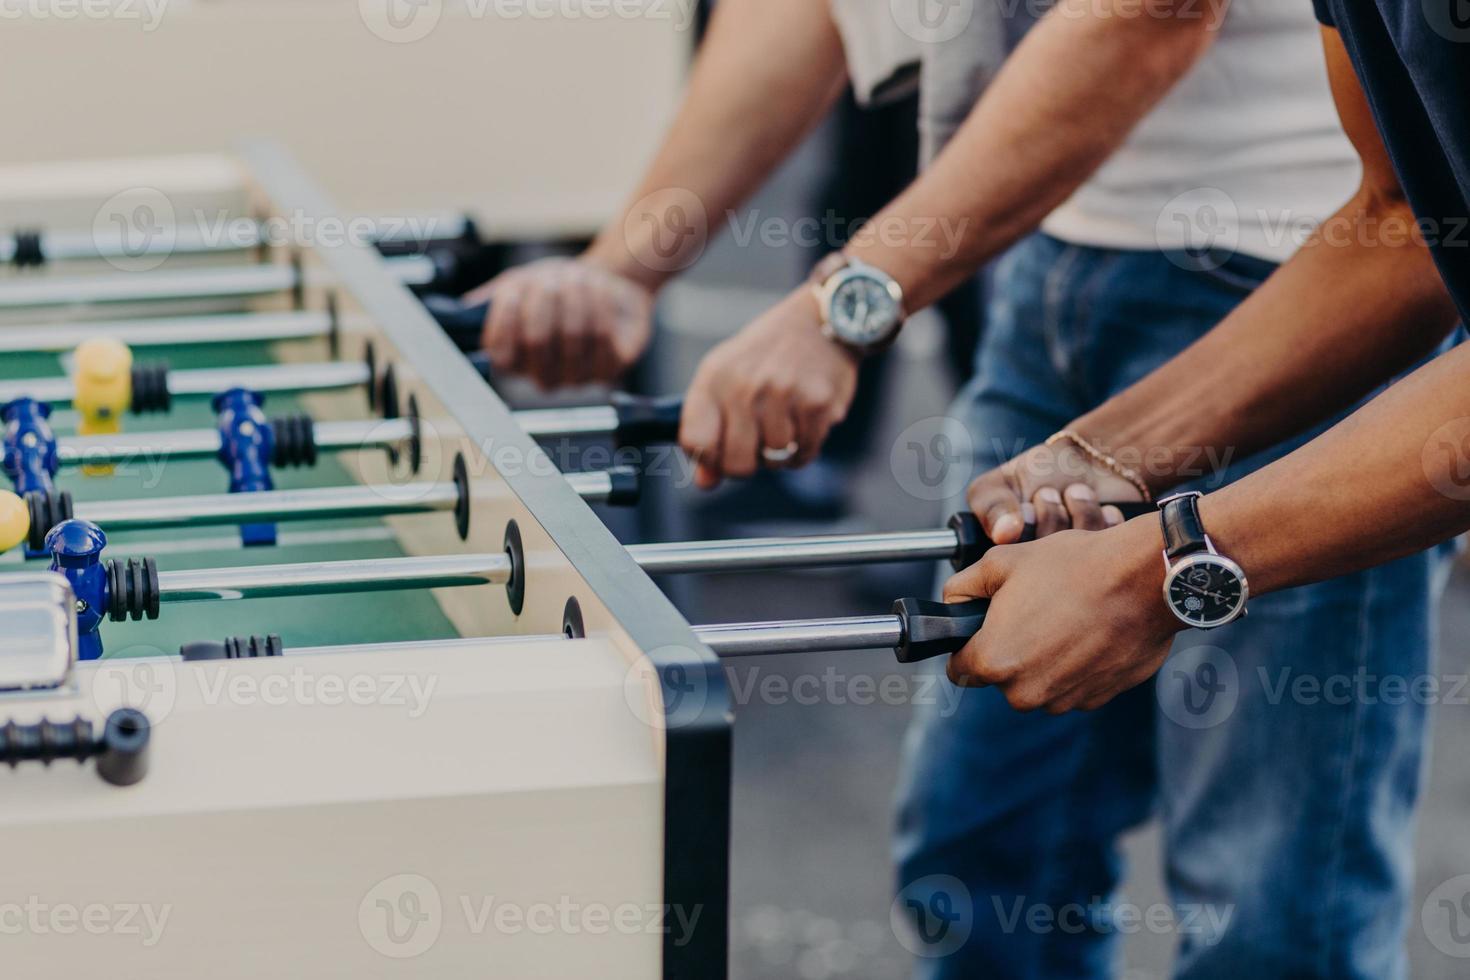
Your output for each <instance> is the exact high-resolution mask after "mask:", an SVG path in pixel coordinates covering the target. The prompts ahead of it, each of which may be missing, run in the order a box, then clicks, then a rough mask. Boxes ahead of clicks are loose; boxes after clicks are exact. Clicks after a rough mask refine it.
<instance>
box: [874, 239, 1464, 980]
mask: <svg viewBox="0 0 1470 980" xmlns="http://www.w3.org/2000/svg"><path fill="white" fill-rule="evenodd" d="M1187 264H1188V263H1187V262H1186V257H1185V256H1182V255H1173V256H1169V255H1164V254H1162V253H1153V252H1119V251H1109V250H1100V249H1091V248H1081V247H1076V246H1071V245H1067V244H1065V243H1063V242H1060V241H1057V240H1055V239H1051V238H1048V237H1046V236H1036V237H1033V238H1031V239H1029V240H1027V241H1026V242H1023V243H1022V244H1021V245H1019V246H1018V247H1017V248H1016V249H1015V250H1014V251H1012V252H1011V253H1010V254H1009V255H1008V256H1007V257H1006V258H1004V259H1003V260H1002V261H1001V262H1000V264H999V265H998V266H997V268H996V269H995V277H994V281H995V289H994V294H993V298H992V301H991V307H990V311H989V317H988V326H987V333H986V336H985V338H984V341H983V345H982V349H981V351H980V354H979V360H978V369H979V374H978V376H977V377H976V379H975V380H974V381H973V382H972V383H971V385H970V386H969V387H968V388H967V389H966V390H965V391H964V393H963V394H962V395H961V397H960V400H959V403H958V407H957V409H956V411H955V412H954V413H953V414H954V416H955V418H957V419H961V420H963V422H964V424H965V426H966V427H967V428H968V430H969V435H970V437H971V441H972V442H973V445H974V447H975V451H974V456H975V459H974V468H975V472H976V473H979V472H983V471H985V470H988V469H990V468H991V467H994V466H996V465H998V464H1000V463H1001V462H1003V461H1004V460H1005V459H1006V458H1008V457H1009V456H1011V455H1014V454H1015V453H1017V452H1019V451H1020V450H1021V449H1023V448H1025V447H1028V446H1031V445H1035V444H1036V443H1037V442H1039V441H1041V440H1043V439H1045V438H1046V436H1047V435H1049V434H1050V433H1052V432H1054V431H1056V430H1057V429H1059V428H1061V427H1063V426H1064V425H1065V424H1066V423H1068V422H1069V421H1070V420H1072V419H1073V418H1075V417H1076V416H1078V415H1080V414H1082V413H1083V412H1085V411H1087V410H1088V409H1091V408H1092V407H1094V406H1096V405H1097V404H1098V403H1100V402H1102V401H1104V400H1105V399H1107V398H1108V397H1110V396H1111V395H1113V394H1115V393H1117V392H1119V391H1121V390H1122V389H1124V388H1126V387H1128V386H1129V385H1131V384H1133V383H1134V382H1135V381H1137V380H1139V379H1140V378H1142V377H1143V376H1144V375H1146V374H1148V373H1149V372H1151V371H1153V370H1154V369H1155V368H1157V367H1159V366H1160V365H1161V364H1163V363H1164V362H1165V361H1167V360H1169V359H1170V358H1171V357H1173V356H1174V355H1175V354H1177V353H1178V352H1179V351H1181V350H1182V349H1183V348H1185V347H1186V346H1188V345H1189V344H1190V343H1192V342H1193V341H1194V340H1195V339H1196V338H1198V337H1199V336H1200V335H1201V334H1203V333H1205V332H1206V331H1207V330H1209V329H1210V328H1211V327H1213V326H1215V325H1216V324H1217V323H1218V322H1219V321H1220V320H1221V319H1222V318H1224V317H1225V315H1226V314H1228V313H1229V312H1230V311H1231V310H1232V309H1233V308H1234V307H1235V306H1236V305H1237V304H1238V303H1239V302H1240V301H1241V300H1243V299H1245V298H1246V297H1247V296H1248V295H1249V294H1250V292H1251V291H1252V290H1253V289H1254V288H1255V287H1256V286H1257V285H1259V284H1260V282H1261V281H1262V280H1264V278H1265V277H1266V276H1267V275H1269V274H1270V272H1271V271H1273V266H1272V265H1270V264H1269V263H1266V262H1263V261H1260V260H1256V259H1252V258H1249V257H1244V256H1237V257H1234V258H1231V259H1230V260H1228V261H1227V262H1226V263H1225V264H1224V265H1223V266H1221V267H1219V268H1216V269H1209V270H1206V269H1202V268H1198V267H1196V268H1192V269H1187V268H1182V267H1181V265H1187ZM1318 431H1320V430H1318ZM1315 434H1317V433H1316V432H1313V433H1308V434H1307V435H1304V436H1302V437H1301V438H1299V439H1295V440H1292V441H1291V442H1289V443H1287V444H1285V445H1283V446H1281V447H1278V448H1277V449H1274V450H1272V451H1270V452H1268V453H1263V454H1260V455H1258V456H1255V457H1253V458H1251V459H1248V460H1240V461H1229V465H1228V466H1226V467H1224V468H1223V471H1217V472H1215V473H1214V474H1212V475H1210V476H1208V477H1207V478H1205V479H1203V480H1202V481H1200V482H1199V483H1198V484H1197V485H1198V486H1201V487H1202V488H1204V489H1210V488H1212V487H1215V486H1218V485H1220V484H1221V483H1224V482H1229V481H1232V480H1235V479H1238V478H1240V477H1241V476H1243V475H1245V474H1246V473H1249V472H1250V471H1251V470H1253V469H1256V468H1258V467H1260V466H1262V465H1264V464H1265V463H1268V462H1270V461H1271V460H1272V459H1275V458H1277V457H1279V456H1281V455H1284V454H1286V453H1288V452H1290V451H1291V450H1293V449H1295V448H1296V447H1297V446H1299V445H1301V444H1302V443H1303V442H1305V441H1306V440H1307V439H1309V438H1311V437H1312V436H1313V435H1315ZM1203 468H1204V469H1208V468H1209V467H1208V465H1205V466H1204V467H1203ZM1443 554H1444V553H1443V552H1440V553H1426V554H1420V555H1416V556H1414V557H1411V558H1406V559H1403V560H1401V561H1398V562H1394V563H1393V564H1390V565H1385V566H1382V567H1379V568H1375V569H1372V570H1370V571H1366V572H1362V573H1359V574H1356V575H1350V576H1347V577H1344V578H1340V579H1335V580H1332V581H1329V582H1324V583H1321V584H1319V585H1313V586H1309V587H1305V588H1299V589H1294V590H1291V591H1287V592H1281V593H1277V594H1274V595H1270V596H1265V597H1262V598H1258V599H1253V600H1252V601H1251V603H1250V616H1249V617H1248V618H1246V619H1243V620H1240V621H1238V622H1236V623H1234V624H1231V625H1230V626H1228V627H1225V628H1223V629H1220V630H1216V631H1213V632H1210V633H1200V632H1193V631H1192V632H1189V633H1185V634H1183V635H1182V636H1181V637H1180V639H1179V641H1178V642H1177V643H1176V645H1175V649H1174V652H1173V653H1172V654H1171V657H1170V659H1169V660H1168V661H1167V662H1166V664H1165V665H1164V667H1163V669H1162V670H1161V671H1160V672H1159V674H1158V675H1157V677H1156V678H1155V679H1154V680H1153V681H1151V682H1150V683H1148V684H1145V685H1143V686H1142V687H1139V688H1136V689H1134V690H1132V691H1130V692H1128V693H1127V694H1125V695H1123V696H1121V697H1119V698H1118V699H1117V700H1115V701H1113V702H1112V703H1111V704H1109V705H1108V706H1107V707H1105V708H1104V709H1102V710H1100V711H1097V712H1094V713H1091V714H1086V713H1073V714H1070V715H1066V716H1063V717H1051V716H1049V715H1045V714H1035V715H1022V714H1019V713H1017V712H1015V711H1013V710H1011V708H1010V707H1009V706H1008V705H1007V704H1006V702H1005V700H1004V698H1003V697H1001V695H1000V694H999V693H998V692H997V691H995V690H993V689H981V690H968V691H964V692H962V693H960V694H959V695H958V699H957V700H956V699H953V698H936V699H933V701H934V702H936V703H933V704H930V705H927V706H921V707H918V708H917V709H916V711H917V714H916V716H915V718H914V721H913V724H912V727H911V730H910V731H909V734H908V738H907V740H906V746H905V772H904V777H903V779H902V782H901V786H900V790H899V797H900V800H899V811H900V812H899V827H898V836H897V841H896V851H897V858H898V864H899V871H900V886H901V887H902V888H903V889H904V891H903V892H901V898H902V899H903V900H904V902H905V904H907V906H908V907H910V908H912V909H914V910H924V911H927V912H929V913H932V914H929V915H927V916H923V915H920V919H922V920H924V921H921V922H920V923H919V924H918V927H919V931H920V932H921V933H922V934H924V937H925V941H927V942H929V943H931V944H934V945H931V946H927V947H924V948H923V953H927V954H932V955H930V956H927V957H926V956H923V955H921V957H920V958H918V959H917V960H916V964H917V965H916V975H917V976H919V977H923V978H945V980H948V978H961V977H963V978H967V980H968V978H987V980H988V978H1027V980H1058V978H1070V977H1107V976H1111V975H1114V974H1115V973H1116V971H1117V969H1118V954H1119V952H1120V939H1121V936H1122V935H1124V934H1126V933H1128V932H1130V931H1134V930H1140V929H1153V930H1159V931H1164V932H1168V933H1169V934H1171V935H1175V936H1177V937H1178V940H1179V944H1180V946H1179V958H1178V961H1177V969H1176V975H1177V976H1179V977H1186V978H1199V980H1203V978H1217V977H1218V978H1224V980H1241V978H1249V980H1255V978H1260V980H1266V978H1279V977H1292V978H1302V977H1320V978H1324V980H1326V978H1331V980H1349V978H1362V980H1394V978H1400V977H1404V976H1406V975H1407V963H1406V959H1405V956H1404V951H1403V941H1402V940H1403V933H1404V929H1405V925H1406V923H1407V921H1408V914H1409V899H1410V895H1411V894H1412V892H1411V887H1412V864H1411V847H1412V838H1413V831H1414V817H1415V809H1416V804H1417V800H1418V797H1419V789H1420V780H1421V770H1422V769H1423V764H1424V754H1425V736H1426V713H1427V709H1426V707H1425V704H1426V702H1428V701H1430V700H1432V698H1430V697H1425V696H1422V695H1417V694H1415V693H1413V685H1414V683H1415V682H1416V681H1422V679H1423V678H1425V677H1426V675H1427V674H1428V672H1429V670H1430V652H1429V651H1430V630H1431V612H1432V609H1431V606H1432V602H1431V595H1432V594H1434V591H1435V586H1436V585H1437V584H1438V581H1439V578H1438V569H1439V568H1440V567H1441V566H1442V565H1443V564H1444V563H1443V562H1442V561H1441V559H1442V557H1443ZM1160 561H1161V562H1162V558H1160ZM1058 598H1059V601H1065V598H1064V597H1058ZM936 669H938V668H937V667H936ZM1303 678H1305V680H1303ZM1393 679H1397V680H1393ZM1400 682H1404V683H1406V684H1407V687H1408V689H1409V693H1408V694H1407V695H1406V694H1405V692H1404V691H1403V690H1401V689H1400V686H1399V685H1400ZM1363 692H1365V693H1363ZM1152 817H1158V818H1159V819H1160V820H1161V822H1162V826H1163V834H1164V840H1165V862H1166V867H1165V873H1166V878H1167V882H1168V886H1169V890H1170V893H1171V900H1172V906H1173V910H1174V915H1173V917H1172V918H1173V921H1172V922H1168V921H1165V919H1164V916H1166V915H1168V913H1169V910H1168V909H1155V910H1141V909H1136V908H1134V907H1131V906H1127V905H1126V904H1119V903H1118V899H1119V896H1118V895H1117V889H1118V886H1119V882H1120V880H1121V877H1122V874H1123V867H1122V862H1121V857H1120V853H1119V848H1118V840H1119V836H1120V835H1121V834H1123V833H1124V832H1125V831H1127V830H1129V829H1130V828H1133V827H1136V826H1138V825H1139V824H1141V823H1143V822H1144V821H1146V820H1148V819H1150V818H1152ZM1144 913H1148V914H1151V915H1153V916H1155V918H1154V919H1153V920H1152V921H1150V920H1148V919H1147V918H1144V917H1143V914H1144ZM950 926H952V927H953V929H949V930H948V931H949V933H950V934H949V935H948V936H946V935H945V933H946V929H947V927H950ZM936 927H938V928H936ZM956 932H959V933H967V935H959V936H956V935H955V933H956ZM957 939H958V941H956V940H957ZM921 945H922V944H921ZM910 948H911V949H912V948H913V947H912V946H911V947H910Z"/></svg>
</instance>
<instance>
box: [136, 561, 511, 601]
mask: <svg viewBox="0 0 1470 980" xmlns="http://www.w3.org/2000/svg"><path fill="white" fill-rule="evenodd" d="M510 576H511V564H510V558H509V557H507V556H506V555H503V554H491V555H443V556H435V557H430V558H383V559H378V560H376V561H370V562H364V561H331V562H306V563H303V564H297V565H256V566H253V567H242V568H206V569H195V570H192V571H181V572H160V573H159V576H158V595H159V599H160V600H161V601H163V602H205V601H209V600H233V599H269V598H280V597H286V596H311V595H337V594H344V593H354V592H386V591H391V590H395V589H443V588H457V587H461V586H470V585H503V584H505V583H506V582H508V581H510Z"/></svg>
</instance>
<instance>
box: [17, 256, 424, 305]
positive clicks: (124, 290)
mask: <svg viewBox="0 0 1470 980" xmlns="http://www.w3.org/2000/svg"><path fill="white" fill-rule="evenodd" d="M383 264H384V265H385V266H386V267H387V269H388V270H389V272H390V273H391V274H392V275H393V276H394V277H395V278H396V279H397V280H398V281H399V282H401V283H403V284H404V285H405V286H423V285H427V284H428V283H430V282H433V281H434V277H435V275H436V270H435V267H434V261H433V260H432V259H430V258H429V257H428V256H424V255H405V256H401V257H398V258H391V259H384V260H383ZM300 284H301V275H300V273H299V272H298V271H297V269H296V268H295V267H294V266H290V265H282V264H279V263H261V264H258V265H241V266H228V267H219V268H207V267H206V268H197V269H180V270H168V271H158V272H140V273H125V272H116V273H107V274H102V275H95V276H36V277H25V278H17V279H6V280H3V281H0V309H20V308H23V307H35V306H74V305H83V304H88V303H132V302H147V301H152V300H187V299H208V298H216V297H225V296H260V295H265V294H269V293H279V292H285V291H287V290H291V289H294V288H296V287H297V286H298V285H300Z"/></svg>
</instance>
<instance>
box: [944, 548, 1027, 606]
mask: <svg viewBox="0 0 1470 980" xmlns="http://www.w3.org/2000/svg"><path fill="white" fill-rule="evenodd" d="M1010 550H1011V549H1010V548H1009V547H1006V546H997V547H994V548H991V549H990V550H989V551H988V552H986V553H985V557H984V558H982V559H981V560H980V561H979V563H977V564H975V565H971V566H970V567H969V568H967V569H965V570H964V571H962V572H958V573H956V574H955V575H954V576H952V577H951V578H950V580H949V581H948V582H945V583H944V601H945V602H947V603H957V602H969V601H970V600H971V599H989V598H991V597H992V596H994V595H995V594H996V593H997V592H999V591H1000V587H1001V586H1002V585H1005V583H1006V579H1008V578H1010V574H1011V561H1010V555H1009V554H1008V553H1009V552H1010Z"/></svg>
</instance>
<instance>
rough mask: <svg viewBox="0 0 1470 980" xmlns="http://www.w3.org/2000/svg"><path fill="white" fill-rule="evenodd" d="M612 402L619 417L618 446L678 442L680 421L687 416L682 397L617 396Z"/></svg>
mask: <svg viewBox="0 0 1470 980" xmlns="http://www.w3.org/2000/svg"><path fill="white" fill-rule="evenodd" d="M611 401H612V407H613V408H614V409H615V410H616V411H617V413H618V431H617V432H616V433H614V438H615V439H616V441H617V444H618V445H619V446H621V447H628V448H641V447H644V446H654V445H658V444H660V443H670V442H678V441H679V420H680V419H681V418H682V417H683V415H684V397H683V396H682V395H672V396H668V397H665V398H645V397H642V396H639V395H629V394H625V393H622V392H615V393H614V394H613V396H612V399H611Z"/></svg>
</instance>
